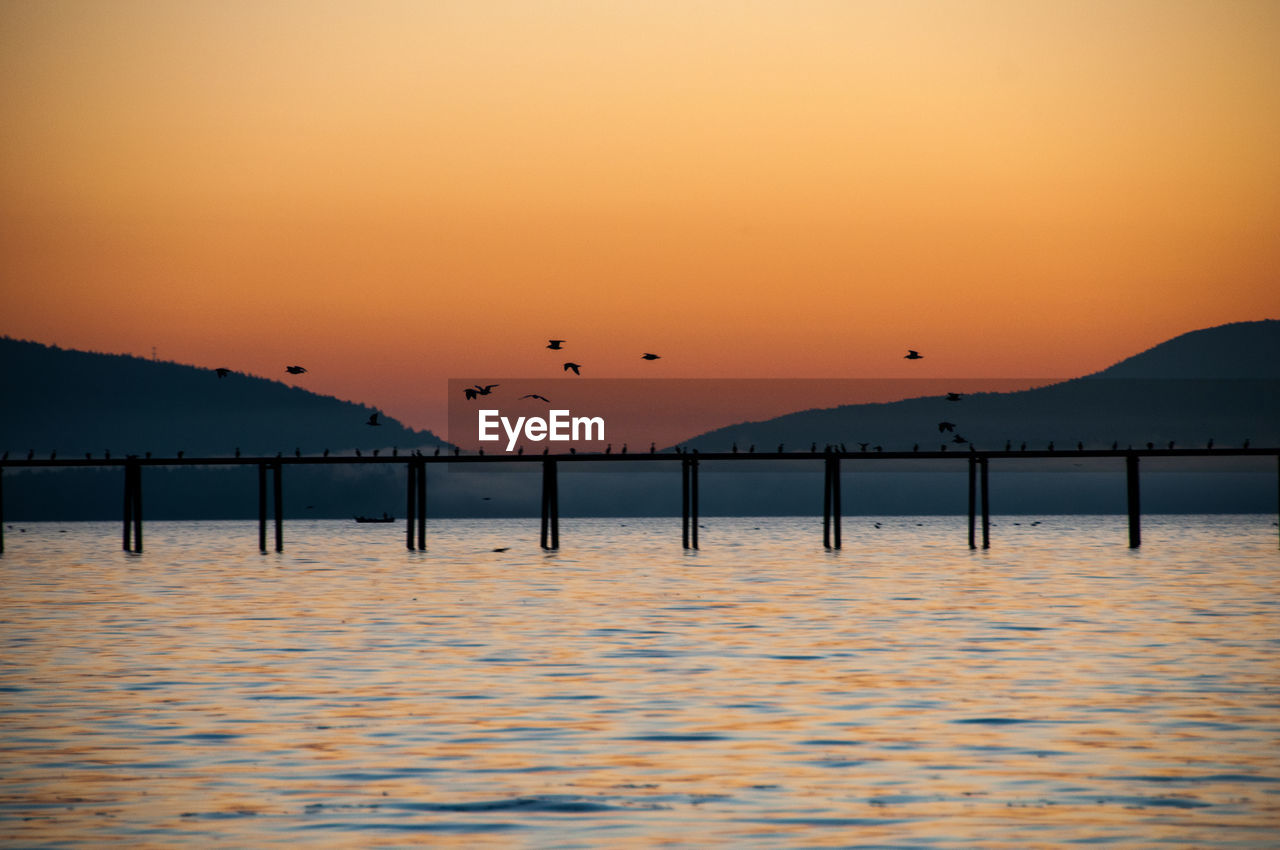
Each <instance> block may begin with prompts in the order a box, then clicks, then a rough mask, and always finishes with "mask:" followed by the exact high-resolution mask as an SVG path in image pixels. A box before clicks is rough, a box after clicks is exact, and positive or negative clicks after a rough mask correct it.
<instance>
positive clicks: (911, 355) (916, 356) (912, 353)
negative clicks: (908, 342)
mask: <svg viewBox="0 0 1280 850" xmlns="http://www.w3.org/2000/svg"><path fill="white" fill-rule="evenodd" d="M902 359H903V360H923V359H924V355H923V354H921V353H920V352H918V351H916V350H915V349H914V348H908V349H907V353H906V354H904V355H902Z"/></svg>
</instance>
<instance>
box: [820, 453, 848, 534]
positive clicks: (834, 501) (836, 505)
mask: <svg viewBox="0 0 1280 850" xmlns="http://www.w3.org/2000/svg"><path fill="white" fill-rule="evenodd" d="M823 466H824V467H825V475H824V480H823V484H822V545H823V548H826V549H839V548H840V545H841V535H840V521H841V515H842V513H843V510H842V509H841V506H840V458H838V457H828V458H827V459H826V460H825V461H824V462H823Z"/></svg>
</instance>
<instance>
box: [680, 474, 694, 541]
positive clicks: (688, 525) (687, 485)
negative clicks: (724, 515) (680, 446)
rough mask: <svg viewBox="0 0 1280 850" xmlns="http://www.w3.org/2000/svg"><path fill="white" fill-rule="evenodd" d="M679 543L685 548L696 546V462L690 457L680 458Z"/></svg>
mask: <svg viewBox="0 0 1280 850" xmlns="http://www.w3.org/2000/svg"><path fill="white" fill-rule="evenodd" d="M680 497H681V498H680V501H681V524H680V538H681V544H682V545H683V546H684V548H686V549H697V548H698V462H697V461H696V460H694V459H693V458H690V457H684V458H681V459H680Z"/></svg>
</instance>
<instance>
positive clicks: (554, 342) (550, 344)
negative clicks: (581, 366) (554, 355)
mask: <svg viewBox="0 0 1280 850" xmlns="http://www.w3.org/2000/svg"><path fill="white" fill-rule="evenodd" d="M563 345H564V340H562V339H549V340H547V348H550V349H551V350H552V351H559V350H560V348H561V346H563Z"/></svg>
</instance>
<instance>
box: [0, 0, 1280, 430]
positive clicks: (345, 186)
mask: <svg viewBox="0 0 1280 850" xmlns="http://www.w3.org/2000/svg"><path fill="white" fill-rule="evenodd" d="M0 126H2V127H3V136H2V140H0V286H2V287H3V292H2V293H0V294H2V295H3V298H2V300H0V305H2V306H0V333H3V334H8V335H10V336H16V337H21V338H26V339H34V340H37V341H40V342H46V343H56V344H59V345H62V346H64V347H73V348H86V349H92V350H99V351H110V352H124V353H133V354H137V355H141V356H150V354H151V350H152V347H153V346H154V347H155V348H156V350H157V352H158V354H159V356H160V358H161V359H169V360H176V361H179V362H184V363H192V364H196V365H200V366H207V367H215V366H227V367H230V368H233V369H237V370H242V371H247V372H252V373H254V374H260V375H265V376H268V377H278V378H280V379H288V380H289V381H290V382H291V383H298V384H301V385H304V386H306V387H308V388H310V389H314V390H317V391H319V392H324V393H331V394H334V395H338V396H339V397H342V398H348V399H353V400H357V401H361V402H365V403H369V404H373V405H376V406H379V407H381V408H382V409H384V410H385V411H386V413H387V414H388V415H391V416H395V417H397V418H399V419H402V420H403V421H405V422H407V423H408V424H411V425H414V426H418V427H432V428H434V429H436V430H438V431H439V430H443V427H444V404H445V398H444V395H445V382H446V379H447V378H449V377H457V376H463V375H468V376H469V375H476V374H490V373H492V374H493V375H495V376H507V375H519V376H537V375H541V374H548V375H550V374H553V373H554V374H559V370H558V367H557V366H556V363H552V362H551V361H548V359H547V357H546V356H545V355H549V354H551V352H547V351H545V350H544V349H543V348H542V346H544V345H545V344H546V339H547V338H548V337H561V338H564V339H567V340H569V344H568V346H567V348H566V352H565V354H566V359H567V358H568V357H571V358H572V359H573V360H575V361H577V362H579V363H582V364H584V374H590V375H592V376H594V377H634V376H646V377H659V376H673V377H896V376H904V375H912V376H920V377H936V376H952V375H954V376H1010V377H1020V376H1053V375H1058V376H1070V375H1079V374H1083V373H1087V372H1090V371H1094V370H1097V369H1100V368H1103V367H1105V366H1107V365H1109V364H1110V363H1112V362H1114V361H1116V360H1118V359H1121V358H1123V357H1126V356H1129V355H1131V354H1135V353H1137V352H1138V351H1141V350H1143V349H1145V348H1147V347H1150V346H1151V345H1154V344H1156V343H1158V342H1161V341H1163V340H1164V339H1167V338H1169V337H1172V336H1175V335H1177V334H1179V333H1183V332H1186V331H1190V330H1193V329H1196V328H1201V327H1206V326H1210V325H1216V324H1221V323H1224V322H1229V321H1240V320H1252V319H1261V318H1269V317H1277V316H1280V286H1278V285H1277V270H1280V156H1277V154H1276V151H1280V3H1276V2H1273V0H1259V2H1248V1H1247V0H1229V2H1222V1H1221V0H1203V1H1202V2H1201V1H1200V0H1196V2H1191V0H1151V1H1150V2H1137V0H1096V1H1095V0H1080V1H1079V2H1070V3H1065V2H1063V3H1051V2H1032V3H1029V2H1024V0H1009V2H982V0H973V2H945V0H941V1H939V0H933V1H932V2H911V0H906V2H855V0H846V2H819V1H818V0H795V2H781V0H779V2H750V0H736V2H727V0H724V1H722V0H709V2H685V0H672V1H671V2H664V1H663V0H656V2H655V0H644V1H643V2H639V1H637V2H598V1H592V0H581V2H576V1H573V0H565V1H564V2H556V1H555V0H547V2H497V0H495V1H494V2H486V1H485V0H479V2H476V0H438V1H437V2H428V1H427V0H422V2H386V0H383V2H378V1H377V0H375V2H361V3H355V2H322V1H321V0H297V2H294V1H293V0H251V2H250V1H246V2H237V0H217V2H203V0H201V1H200V2H171V1H170V0H112V1H111V2H106V0H101V2H65V0H30V1H29V2H15V0H0ZM908 347H911V348H916V349H919V350H920V351H922V352H923V353H924V354H925V355H926V357H925V359H924V360H922V361H916V362H908V361H904V360H902V359H901V358H902V354H903V353H905V350H906V349H907V348H908ZM644 351H656V352H658V353H660V354H662V355H663V359H662V360H659V361H655V362H653V363H645V362H643V361H641V360H640V359H639V355H640V354H641V353H642V352H644ZM553 359H554V358H553ZM556 362H557V363H558V361H556ZM287 363H300V364H303V365H306V366H307V367H308V368H310V370H311V371H310V372H309V373H308V374H307V375H303V376H301V377H299V378H296V379H295V378H292V377H290V376H286V375H285V374H284V371H283V367H284V365H285V364H287Z"/></svg>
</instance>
